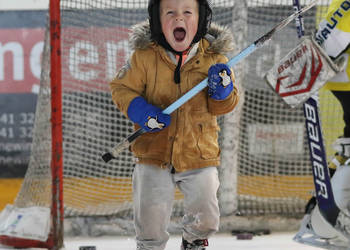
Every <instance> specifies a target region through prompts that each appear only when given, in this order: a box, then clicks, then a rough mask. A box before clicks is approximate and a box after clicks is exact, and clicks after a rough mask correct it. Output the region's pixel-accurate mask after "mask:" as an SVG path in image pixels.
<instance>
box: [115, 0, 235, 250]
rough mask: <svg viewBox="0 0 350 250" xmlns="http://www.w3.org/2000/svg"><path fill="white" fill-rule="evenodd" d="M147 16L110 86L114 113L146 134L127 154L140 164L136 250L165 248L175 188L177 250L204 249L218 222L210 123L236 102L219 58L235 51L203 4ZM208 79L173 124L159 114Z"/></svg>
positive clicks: (161, 4) (156, 5) (215, 150)
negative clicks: (179, 218)
mask: <svg viewBox="0 0 350 250" xmlns="http://www.w3.org/2000/svg"><path fill="white" fill-rule="evenodd" d="M148 12H149V22H148V21H147V22H144V23H141V24H138V25H136V26H135V27H134V28H133V32H132V34H131V37H130V43H131V47H132V49H133V50H134V52H133V54H132V56H131V59H130V60H129V62H128V63H127V64H126V65H125V66H124V67H123V68H122V69H121V70H120V71H119V72H118V74H117V76H116V78H115V79H114V80H113V81H112V82H111V83H110V87H111V92H112V98H113V101H114V102H115V104H116V105H117V107H118V108H119V110H120V111H121V112H123V113H124V114H125V115H126V116H127V117H128V118H129V119H130V120H131V121H133V122H134V123H135V127H136V129H137V128H140V127H142V128H143V129H145V130H146V131H148V133H145V134H143V135H142V136H140V137H139V138H137V139H136V140H135V142H134V144H133V145H132V146H131V150H132V152H133V153H134V155H135V156H136V158H137V160H138V162H137V164H136V167H135V169H134V173H133V199H134V223H135V231H136V241H137V249H152V250H161V249H164V248H165V245H166V242H167V241H168V239H169V234H168V233H167V226H168V224H169V221H170V216H171V210H172V204H173V199H174V191H175V187H176V186H177V187H179V189H180V190H181V192H182V193H183V194H184V213H185V214H184V217H183V223H182V225H183V240H182V246H181V249H183V250H185V249H186V250H189V249H205V246H207V245H208V240H207V239H208V237H209V236H210V235H212V234H213V233H215V232H216V231H217V230H218V227H219V216H220V214H219V207H218V200H217V197H216V193H217V190H218V187H219V179H218V172H217V166H219V165H220V149H219V145H218V131H219V127H218V124H217V120H216V116H217V115H221V114H225V113H228V112H230V111H232V110H233V109H234V107H235V106H236V104H237V102H238V93H237V89H236V87H235V86H234V85H233V82H234V75H233V72H232V71H231V69H229V68H228V67H227V66H226V65H225V64H224V63H226V62H227V58H226V57H225V56H224V55H223V53H227V52H229V51H231V50H232V48H233V46H232V43H233V42H232V36H231V34H230V33H229V31H228V30H227V29H224V28H222V27H219V26H217V25H211V26H210V21H211V14H212V12H211V9H210V7H209V5H208V3H207V1H206V0H158V1H157V0H151V1H150V2H149V6H148ZM209 26H210V27H209ZM212 65H213V66H212ZM206 77H208V79H209V84H208V85H209V88H208V89H205V90H203V91H201V92H200V93H198V94H197V95H196V96H194V97H193V98H192V99H191V100H189V101H188V102H187V103H185V104H184V105H182V106H181V107H180V108H178V109H177V110H176V111H175V112H173V113H172V114H171V116H170V115H166V114H163V113H162V112H161V111H162V110H163V109H165V108H166V107H167V106H169V105H170V104H172V103H173V102H174V101H176V100H177V99H178V98H179V97H181V96H182V95H183V94H185V93H186V92H187V91H189V90H190V89H191V88H192V87H194V86H195V85H197V84H198V83H199V82H200V81H202V80H203V79H205V78H206Z"/></svg>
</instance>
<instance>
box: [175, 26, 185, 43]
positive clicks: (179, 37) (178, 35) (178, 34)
mask: <svg viewBox="0 0 350 250" xmlns="http://www.w3.org/2000/svg"><path fill="white" fill-rule="evenodd" d="M185 36H186V30H185V29H184V28H175V29H174V37H175V40H176V41H177V42H181V41H183V40H184V39H185Z"/></svg>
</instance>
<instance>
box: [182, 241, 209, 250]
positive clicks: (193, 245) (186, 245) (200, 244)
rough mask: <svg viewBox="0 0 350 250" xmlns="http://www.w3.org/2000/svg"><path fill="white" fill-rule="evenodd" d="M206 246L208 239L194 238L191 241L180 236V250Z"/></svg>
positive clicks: (191, 249) (192, 249)
mask: <svg viewBox="0 0 350 250" xmlns="http://www.w3.org/2000/svg"><path fill="white" fill-rule="evenodd" d="M206 246H208V239H203V240H195V241H193V242H192V243H190V242H188V241H187V240H185V239H184V238H182V244H181V250H205V247H206Z"/></svg>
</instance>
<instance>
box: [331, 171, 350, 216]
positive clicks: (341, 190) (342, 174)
mask: <svg viewBox="0 0 350 250" xmlns="http://www.w3.org/2000/svg"><path fill="white" fill-rule="evenodd" d="M349 180H350V166H347V165H341V166H339V167H338V168H337V170H336V172H335V174H334V175H333V177H332V179H331V183H332V189H333V195H334V201H335V203H336V204H337V206H338V208H339V209H340V210H342V211H350V182H349Z"/></svg>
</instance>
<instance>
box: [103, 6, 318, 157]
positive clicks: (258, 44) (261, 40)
mask: <svg viewBox="0 0 350 250" xmlns="http://www.w3.org/2000/svg"><path fill="white" fill-rule="evenodd" d="M316 2H317V0H314V1H312V2H311V3H310V4H309V5H307V6H305V7H304V8H302V9H300V10H299V11H297V12H294V13H293V14H292V15H290V16H289V17H287V18H286V19H284V20H282V21H281V22H280V23H278V24H277V25H276V26H275V27H273V28H272V29H271V30H270V31H269V32H267V33H266V34H264V35H263V36H261V37H260V38H259V39H257V40H256V41H255V42H253V43H252V44H251V45H249V46H248V47H247V48H245V49H244V50H242V51H241V52H240V53H238V54H237V55H236V56H235V57H233V58H232V59H231V60H229V61H228V62H227V65H228V66H229V67H233V66H234V65H235V64H237V63H238V62H240V61H242V60H243V59H244V58H246V57H247V56H249V55H250V54H252V53H253V52H254V51H255V50H257V49H258V48H261V47H263V46H264V45H265V44H266V43H267V41H269V40H270V39H271V38H272V36H273V35H274V34H275V33H276V32H278V31H280V30H281V29H283V28H284V27H286V26H287V25H288V24H289V23H290V22H291V21H292V20H293V19H295V18H296V17H298V16H299V15H300V14H302V13H304V12H306V11H307V10H309V9H311V8H312V7H313V6H314V5H315V4H316ZM207 86H208V78H206V79H204V80H203V81H201V82H200V83H199V84H197V85H196V86H195V87H193V88H192V89H191V90H189V91H188V92H187V93H186V94H184V95H183V96H182V97H180V98H179V99H178V100H176V101H175V102H174V103H172V104H171V105H170V106H168V107H167V108H166V109H164V110H163V111H162V112H163V113H164V114H168V115H169V114H171V113H172V112H173V111H174V110H176V109H177V108H179V107H180V106H181V105H183V104H184V103H185V102H187V101H188V100H189V99H191V98H192V97H193V96H195V95H196V94H198V93H199V92H200V91H202V90H203V89H204V88H205V87H207ZM145 132H146V131H145V130H143V129H142V128H140V129H138V130H137V131H135V132H134V133H133V134H131V135H129V136H128V137H127V138H125V139H123V141H122V142H120V143H119V144H118V145H116V146H115V147H114V148H112V149H110V150H109V151H108V152H107V153H105V154H104V155H102V159H103V160H104V161H105V162H109V161H110V160H112V159H113V158H115V157H116V156H118V155H119V153H121V152H122V151H123V150H124V149H126V148H128V147H129V146H130V144H131V143H132V142H133V141H134V140H135V139H136V138H137V137H139V136H140V135H142V134H143V133H145Z"/></svg>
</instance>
